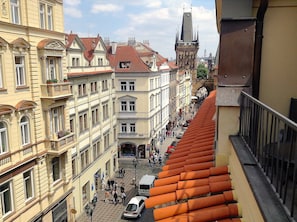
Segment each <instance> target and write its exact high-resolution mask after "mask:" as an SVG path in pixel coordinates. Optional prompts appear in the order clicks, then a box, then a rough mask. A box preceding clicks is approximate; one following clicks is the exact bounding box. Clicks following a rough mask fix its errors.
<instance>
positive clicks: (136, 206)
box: [123, 196, 147, 218]
mask: <svg viewBox="0 0 297 222" xmlns="http://www.w3.org/2000/svg"><path fill="white" fill-rule="evenodd" d="M146 199H147V197H145V196H135V197H132V198H131V200H130V201H129V203H128V205H127V207H126V209H125V211H124V213H123V216H124V217H125V218H137V217H141V212H142V210H143V208H144V201H145V200H146Z"/></svg>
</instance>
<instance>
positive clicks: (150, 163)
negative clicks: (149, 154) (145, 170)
mask: <svg viewBox="0 0 297 222" xmlns="http://www.w3.org/2000/svg"><path fill="white" fill-rule="evenodd" d="M148 161H149V165H150V167H152V162H151V158H149V159H148Z"/></svg>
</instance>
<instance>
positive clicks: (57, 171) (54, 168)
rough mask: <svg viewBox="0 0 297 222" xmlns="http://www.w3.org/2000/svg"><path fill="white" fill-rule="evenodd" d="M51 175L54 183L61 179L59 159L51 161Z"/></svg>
mask: <svg viewBox="0 0 297 222" xmlns="http://www.w3.org/2000/svg"><path fill="white" fill-rule="evenodd" d="M52 173H53V181H54V182H55V181H57V180H59V179H60V178H61V171H60V159H59V157H55V158H53V159H52Z"/></svg>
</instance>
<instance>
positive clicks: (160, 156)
mask: <svg viewBox="0 0 297 222" xmlns="http://www.w3.org/2000/svg"><path fill="white" fill-rule="evenodd" d="M159 165H160V166H161V165H162V155H161V154H160V155H159Z"/></svg>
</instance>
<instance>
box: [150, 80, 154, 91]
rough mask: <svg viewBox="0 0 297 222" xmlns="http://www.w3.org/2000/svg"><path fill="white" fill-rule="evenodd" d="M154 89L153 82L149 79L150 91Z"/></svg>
mask: <svg viewBox="0 0 297 222" xmlns="http://www.w3.org/2000/svg"><path fill="white" fill-rule="evenodd" d="M153 89H154V80H153V79H150V90H153Z"/></svg>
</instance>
